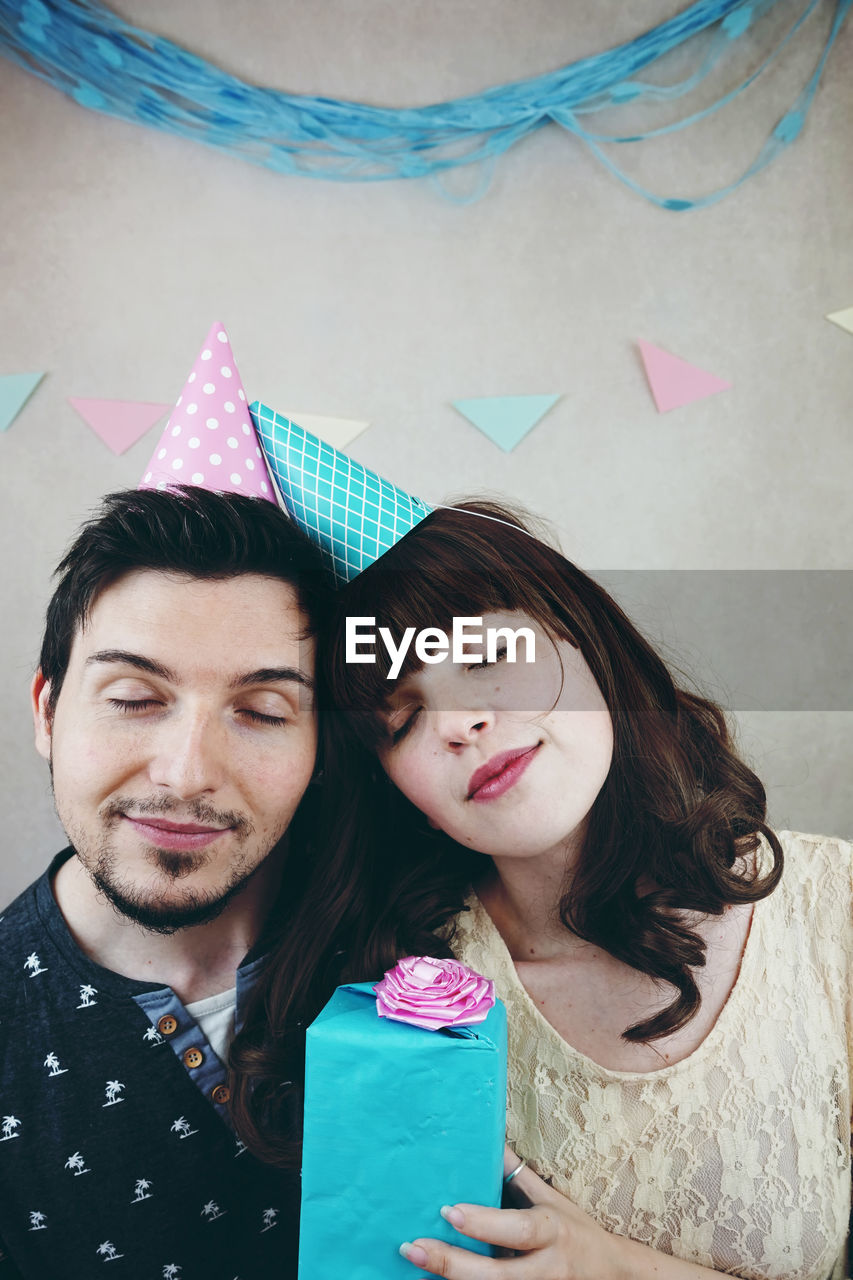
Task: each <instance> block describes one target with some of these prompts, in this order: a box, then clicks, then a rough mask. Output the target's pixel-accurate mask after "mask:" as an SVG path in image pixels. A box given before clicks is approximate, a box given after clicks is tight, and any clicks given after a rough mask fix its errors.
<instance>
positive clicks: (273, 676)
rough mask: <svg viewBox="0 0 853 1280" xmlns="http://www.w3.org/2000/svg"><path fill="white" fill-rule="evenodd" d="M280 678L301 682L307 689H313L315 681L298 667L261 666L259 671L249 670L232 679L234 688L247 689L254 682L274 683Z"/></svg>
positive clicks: (296, 682)
mask: <svg viewBox="0 0 853 1280" xmlns="http://www.w3.org/2000/svg"><path fill="white" fill-rule="evenodd" d="M279 680H290V681H293V682H294V683H295V684H301V685H302V686H303V688H305V689H313V688H314V681H313V680H312V679H311V677H310V676H306V674H305V672H304V671H300V670H299V668H298V667H259V668H258V670H257V671H247V672H246V674H245V675H242V676H235V677H234V679H233V680H232V681H231V688H232V689H245V688H246V687H247V686H248V685H252V684H274V683H276V682H277V681H279Z"/></svg>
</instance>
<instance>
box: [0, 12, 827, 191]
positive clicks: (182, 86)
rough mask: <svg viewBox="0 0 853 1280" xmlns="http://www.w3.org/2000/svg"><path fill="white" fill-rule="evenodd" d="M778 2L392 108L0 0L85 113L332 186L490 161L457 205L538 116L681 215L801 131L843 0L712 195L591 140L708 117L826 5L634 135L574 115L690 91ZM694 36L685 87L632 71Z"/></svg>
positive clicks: (109, 18) (3, 25) (17, 50)
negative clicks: (701, 101) (694, 108)
mask: <svg viewBox="0 0 853 1280" xmlns="http://www.w3.org/2000/svg"><path fill="white" fill-rule="evenodd" d="M780 3H782V0H698V2H697V3H694V4H691V5H689V6H688V7H687V8H686V9H685V10H684V11H683V12H682V13H680V14H677V15H676V16H675V17H674V18H671V19H669V20H668V21H666V22H663V23H661V24H660V25H659V26H657V27H655V28H654V29H653V30H651V31H649V32H646V33H645V34H644V35H641V36H639V37H637V38H636V39H635V40H631V41H629V42H628V43H626V44H623V45H619V46H618V47H617V48H615V49H611V50H609V51H608V52H605V53H600V54H596V55H594V56H593V57H589V58H583V59H581V60H580V61H578V62H574V63H570V64H569V65H568V66H566V67H562V68H560V69H559V70H557V71H554V72H551V73H549V74H547V75H543V76H537V77H534V78H532V79H529V80H520V81H515V82H513V83H510V84H507V85H502V86H498V87H495V88H492V89H488V90H486V91H485V92H484V93H481V94H476V95H473V96H471V97H466V98H457V99H454V100H453V101H450V102H443V103H437V104H435V105H433V106H427V107H414V108H404V109H400V110H396V109H388V108H382V107H373V106H368V105H366V104H364V103H358V102H349V101H345V100H336V99H334V98H320V97H313V96H310V95H295V94H287V93H282V92H279V91H277V90H274V89H268V88H263V87H259V86H255V85H250V84H246V83H245V82H244V81H242V80H239V79H238V78H237V77H235V76H232V75H229V74H228V73H227V72H225V71H222V70H221V69H220V68H218V67H216V66H214V65H213V64H211V63H208V62H205V61H204V60H203V59H201V58H198V57H196V56H195V55H194V54H192V53H190V52H189V51H188V50H186V49H183V48H181V47H180V46H179V45H176V44H174V43H173V42H172V41H169V40H165V39H162V38H161V37H159V36H157V35H156V34H154V33H153V32H148V31H144V30H141V29H140V28H138V27H135V26H132V25H131V24H129V23H127V22H125V21H124V19H123V18H121V17H119V15H118V14H115V13H113V12H112V11H111V10H109V9H107V8H105V7H104V6H103V5H101V4H98V3H96V2H95V0H0V51H2V52H3V53H5V54H6V56H7V57H9V58H11V59H12V60H13V61H14V62H16V63H18V65H19V66H22V67H24V68H25V69H27V70H28V71H31V72H33V74H35V75H37V76H39V78H40V79H42V80H44V81H46V82H47V83H49V84H52V85H54V86H55V87H56V88H58V89H60V90H62V91H63V92H64V93H67V94H69V95H70V96H71V97H72V98H74V100H75V101H76V102H78V103H79V104H80V105H81V106H84V107H89V108H91V109H93V110H96V111H103V112H106V113H108V114H110V115H115V116H118V117H120V118H121V119H125V120H131V121H136V122H138V123H141V124H146V125H149V126H152V127H154V128H157V129H161V130H163V131H165V132H168V133H175V134H179V135H181V136H183V137H189V138H193V139H195V140H197V141H200V142H204V143H207V144H208V145H210V146H213V147H217V148H219V149H221V150H223V151H227V152H229V153H230V154H232V155H238V156H242V157H243V158H245V159H248V160H251V161H252V162H254V163H256V164H259V165H262V166H265V167H267V168H270V169H274V170H277V171H278V172H280V173H285V174H300V175H302V176H306V177H316V178H326V179H331V180H335V181H339V182H358V181H360V182H365V181H380V180H383V179H389V178H422V177H433V178H438V179H439V180H441V175H444V174H446V173H447V172H448V171H450V170H453V169H458V168H460V167H462V166H465V165H471V164H473V163H475V162H484V161H485V162H487V163H486V165H485V169H484V173H483V175H482V177H481V181H480V182H478V183H477V185H476V186H475V189H474V190H473V191H472V192H470V193H469V194H468V196H467V197H465V198H462V197H458V196H457V197H454V196H453V195H452V193H449V192H446V194H449V195H450V197H451V198H456V199H459V201H460V203H464V202H466V201H467V200H472V199H477V198H479V196H480V195H482V193H483V191H484V190H485V187H486V186H487V185H488V181H489V178H490V176H491V172H492V168H493V164H494V162H495V160H496V159H497V157H498V156H500V155H501V154H502V153H503V152H505V151H506V150H508V149H509V147H511V146H512V145H513V144H514V143H516V142H518V141H519V140H520V139H521V138H523V137H526V136H527V135H528V134H530V133H532V132H534V131H535V130H536V129H539V128H541V127H542V126H543V125H545V124H548V123H556V124H558V125H560V126H561V127H562V128H563V129H565V130H566V131H568V132H569V133H571V134H573V135H574V136H575V137H576V138H578V139H579V140H580V141H581V142H582V143H583V144H584V145H585V146H586V147H588V148H589V149H590V151H591V152H592V153H593V154H594V155H595V156H596V157H597V158H598V159H599V160H600V161H601V162H602V163H603V164H604V165H605V166H606V167H607V168H608V169H609V170H610V171H611V172H612V173H613V174H615V176H616V177H617V178H619V180H620V181H621V182H623V183H624V184H625V185H626V186H628V187H629V188H630V189H631V190H633V191H635V192H637V193H638V194H640V195H642V196H644V197H645V198H646V199H648V200H651V201H652V202H653V203H655V204H657V205H660V206H661V207H663V208H666V209H671V210H679V211H680V210H686V209H695V208H701V207H703V206H707V205H710V204H714V203H716V202H717V201H718V200H721V199H722V198H723V197H724V196H725V195H728V194H729V193H730V192H732V191H734V190H735V189H736V188H737V187H739V186H740V185H741V184H742V183H743V182H745V181H746V180H747V178H749V177H752V176H753V175H754V174H756V173H758V172H759V170H761V169H763V168H764V167H765V166H766V165H767V164H769V163H770V161H771V160H773V159H774V158H775V157H776V156H777V155H778V154H779V152H780V151H782V150H783V149H784V148H785V147H786V146H789V145H790V143H791V142H792V141H793V140H794V139H795V138H796V137H797V136H798V135H799V133H800V132H801V130H802V127H803V123H804V121H805V118H806V115H807V113H808V110H809V108H810V106H811V103H812V99H813V98H814V95H815V92H816V90H817V86H818V82H819V80H820V76H821V73H822V71H823V68H824V66H825V63H826V58H827V56H828V54H829V50H830V49H831V47H832V45H833V43H834V42H835V39H836V37H837V35H838V32H839V30H840V29H841V26H842V24H843V22H844V21H845V19H846V17H847V15H848V13H849V11H850V8H851V5H853V0H835V2H834V19H833V22H832V26H831V30H830V32H829V35H828V37H827V40H826V43H825V46H824V49H823V53H822V55H821V57H820V60H819V62H818V64H817V67H816V68H815V71H814V73H813V74H812V76H811V77H810V79H809V80H808V82H807V83H806V85H805V86H804V87H803V88H802V89H801V90H800V92H799V93H798V94H796V95H795V97H794V99H793V101H792V103H791V106H790V108H789V109H788V111H787V112H786V113H785V115H784V116H783V117H782V118H781V120H779V122H778V123H777V125H776V126H775V128H774V129H773V130H772V132H771V134H770V136H769V137H768V138H767V140H766V142H765V143H764V145H763V147H762V148H761V150H760V151H759V154H758V155H757V156H756V158H755V159H754V160H753V162H752V163H751V164H750V165H749V166H748V167H747V169H746V170H745V171H744V173H742V174H741V175H740V177H739V178H737V179H736V180H735V181H733V182H731V183H729V184H728V185H726V186H723V187H720V188H718V189H717V190H715V191H713V192H711V193H709V194H708V195H705V196H700V197H697V198H695V199H686V198H676V197H663V196H659V195H656V194H655V193H653V192H651V191H648V190H647V189H646V188H644V187H643V186H641V185H640V184H639V183H638V182H636V181H635V180H634V179H632V178H630V177H628V176H627V175H626V174H625V173H623V172H622V171H621V169H619V168H618V167H617V166H616V164H615V163H614V161H613V160H612V159H611V158H610V157H609V156H608V155H607V154H606V153H605V152H604V151H603V150H602V145H601V144H602V143H607V144H619V143H626V142H643V141H646V140H647V139H649V138H652V137H658V136H661V135H662V134H667V133H671V132H673V131H674V130H676V129H682V128H685V127H687V126H688V125H690V124H694V123H696V122H697V121H698V120H701V119H703V118H704V117H706V116H708V115H710V114H711V113H712V112H714V111H717V110H719V109H720V107H722V106H725V105H726V104H727V103H729V102H731V101H732V100H733V99H734V98H736V97H737V96H739V95H740V94H741V93H743V92H744V90H745V89H747V88H748V87H749V86H750V85H751V84H752V83H753V81H754V80H755V79H756V77H757V76H758V75H759V74H760V73H761V72H762V71H763V70H765V69H766V67H767V66H769V65H770V63H771V62H772V61H773V60H774V58H775V57H776V56H778V54H779V53H780V52H781V50H782V49H783V48H784V47H785V46H786V45H787V44H788V42H789V41H790V40H791V39H792V38H793V36H794V35H795V34H796V33H797V32H798V31H800V29H801V28H802V26H803V24H804V23H805V21H806V19H807V18H808V17H809V16H810V15H811V14H812V13H813V12H814V11H815V10H816V9H817V8H818V7H819V6H821V5H822V3H823V0H809V2H808V3H807V4H806V5H805V7H804V8H803V9H802V12H801V13H800V16H799V17H798V18H797V20H796V21H795V22H794V24H793V26H792V27H791V29H790V30H789V31H788V33H787V34H786V35H785V36H784V37H783V38H782V39H781V40H780V42H779V43H778V44H777V46H776V47H775V48H774V49H773V50H772V51H771V53H770V54H769V55H768V56H767V57H766V58H765V59H764V61H763V62H762V63H761V65H760V66H759V67H758V69H757V70H756V71H754V72H753V73H752V74H751V75H750V76H748V77H747V78H746V79H745V80H744V81H742V83H740V84H739V85H737V87H736V88H734V89H731V90H730V91H728V92H727V93H725V94H723V95H721V96H720V97H719V98H717V99H716V100H715V101H714V102H713V103H711V105H710V106H707V107H705V108H704V109H703V110H701V111H698V112H693V113H691V114H689V115H687V116H685V117H683V118H682V119H680V120H677V121H676V122H674V123H671V124H668V125H666V126H663V127H661V128H656V129H648V130H646V131H645V132H638V133H635V132H631V133H626V134H610V135H605V134H596V133H594V132H592V131H591V130H590V129H588V128H587V127H586V125H585V123H581V121H582V119H585V118H586V117H588V116H589V115H591V114H593V113H594V112H596V111H601V110H604V109H610V110H612V109H613V108H614V107H618V106H620V105H621V106H622V107H623V108H625V109H626V110H629V109H630V107H631V105H632V104H634V103H637V102H640V101H647V102H655V101H658V102H660V101H668V100H674V99H678V98H682V97H684V96H686V95H687V94H688V93H690V92H692V91H693V90H695V89H696V88H697V86H698V85H699V84H701V83H702V81H704V80H705V78H706V77H707V75H708V74H709V72H710V71H711V70H712V68H714V67H715V66H716V65H717V64H718V63H719V62H720V60H721V59H723V58H724V57H725V56H726V55H727V54H728V53H729V52H730V51H731V50H732V49H733V47H734V46H735V45H736V43H737V42H738V41H739V40H741V39H743V38H744V36H745V35H746V34H747V33H748V32H749V31H751V30H752V29H753V28H754V26H755V22H756V19H757V18H758V17H760V16H761V15H763V14H765V13H766V12H768V11H769V10H770V9H773V8H774V7H775V6H777V5H779V4H780ZM702 32H706V33H708V34H707V36H706V38H705V39H704V40H702V41H700V42H699V44H701V47H702V49H703V50H704V52H703V54H702V57H701V60H700V62H699V66H698V67H697V69H696V70H695V71H693V72H692V73H691V74H690V75H688V76H686V77H685V78H684V79H683V80H682V81H680V82H679V83H677V84H673V85H654V84H649V83H647V82H645V81H643V80H642V79H640V78H638V77H639V73H641V72H642V71H643V70H644V69H645V68H647V67H649V66H651V65H652V64H653V63H655V62H657V61H658V60H659V59H660V58H662V57H663V56H664V55H665V54H667V53H670V52H672V51H673V50H675V49H678V48H680V47H681V46H683V45H685V44H686V43H687V42H688V41H691V40H693V39H694V37H696V36H698V35H699V34H700V33H702ZM697 48H698V45H697ZM443 189H444V188H443Z"/></svg>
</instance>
